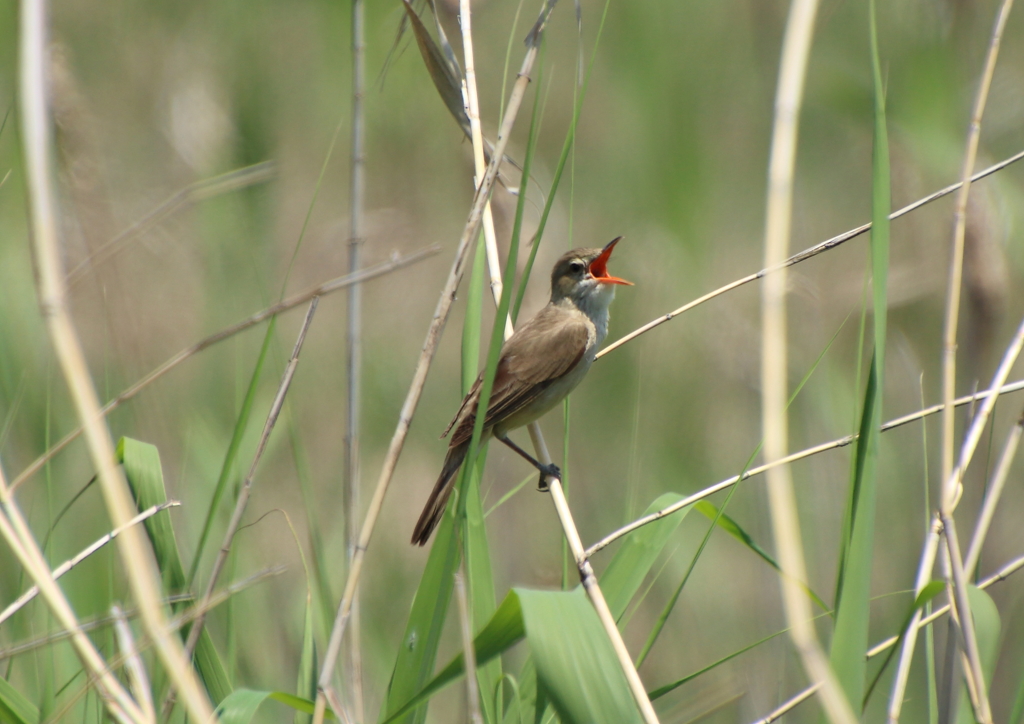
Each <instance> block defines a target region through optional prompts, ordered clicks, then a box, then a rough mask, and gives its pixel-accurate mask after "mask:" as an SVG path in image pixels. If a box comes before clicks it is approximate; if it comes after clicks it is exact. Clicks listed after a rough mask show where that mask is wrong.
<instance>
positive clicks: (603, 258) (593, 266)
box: [588, 236, 633, 287]
mask: <svg viewBox="0 0 1024 724" xmlns="http://www.w3.org/2000/svg"><path fill="white" fill-rule="evenodd" d="M620 241H622V237H621V236H617V237H615V238H614V239H612V240H611V241H609V242H608V245H607V246H605V248H604V249H602V250H601V253H600V254H598V256H597V258H596V259H594V261H592V262H590V269H588V271H589V272H590V275H591V276H592V277H594V279H597V281H599V282H601V283H602V284H625V285H626V286H630V287H631V286H633V282H627V281H626V280H625V279H619V277H613V276H611V275H610V274H608V259H609V258H611V255H612V250H613V249H614V248H615V245H616V244H618V243H619V242H620Z"/></svg>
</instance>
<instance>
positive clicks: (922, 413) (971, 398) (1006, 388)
mask: <svg viewBox="0 0 1024 724" xmlns="http://www.w3.org/2000/svg"><path fill="white" fill-rule="evenodd" d="M1020 390H1024V380H1018V381H1016V382H1013V383H1011V384H1008V385H1002V386H1001V387H999V388H998V389H997V390H995V391H992V390H984V391H982V392H978V393H975V394H973V395H966V396H964V397H959V398H957V399H956V400H955V401H954V404H955V405H956V406H957V407H962V406H964V405H973V404H974V403H976V402H979V401H982V400H986V399H988V398H989V397H996V396H1000V395H1005V394H1008V393H1010V392H1019V391H1020ZM944 407H945V406H944V405H942V404H938V405H932V406H931V407H926V408H925V409H923V410H918V411H917V412H912V413H910V414H909V415H903V416H902V417H897V418H895V419H893V420H890V421H889V422H887V423H885V424H884V425H882V427H881V431H882V432H888V431H889V430H893V429H895V428H897V427H901V426H903V425H907V424H909V423H911V422H915V421H917V420H922V419H924V418H925V417H929V416H931V415H936V414H938V413H940V412H942V410H943V408H944ZM858 437H859V436H858V435H856V434H854V435H847V436H845V437H841V438H839V439H837V440H832V441H830V442H825V443H821V444H820V445H815V446H814V447H809V448H806V449H804V450H801V451H800V452H795V453H792V454H791V455H787V456H786V457H784V458H780V459H778V460H776V461H775V462H773V463H767V464H765V465H759V466H757V467H755V468H750V469H749V470H747V471H746V472H745V473H743V474H742V475H733V476H732V477H731V478H727V479H725V480H723V481H722V482H720V483H715V484H714V485H712V486H710V487H707V488H704V489H703V490H700V491H698V492H696V493H694V494H693V495H690V496H688V497H686V498H684V499H683V500H680V501H679V502H677V503H673V504H672V505H670V506H667V507H665V508H662V509H661V510H656V511H655V512H653V513H649V514H648V515H645V516H643V517H642V518H637V519H636V520H634V521H633V522H631V523H628V524H626V525H624V526H622V527H621V528H619V529H617V530H614V531H612V532H611V533H609V534H608V535H606V536H605V537H604V538H602V539H601V540H599V541H598V542H597V543H595V544H594V545H592V546H590V548H588V549H587V550H586V556H587V558H590V557H592V556H593V555H594V554H595V553H597V552H598V551H599V550H601V549H603V548H606V547H608V546H609V545H611V544H612V543H614V542H615V541H617V540H618V539H619V538H621V537H622V536H624V535H626V534H627V533H631V532H633V531H634V530H636V529H637V528H640V527H643V526H645V525H648V524H649V523H653V522H654V521H656V520H660V519H661V518H664V517H665V516H666V515H671V514H672V513H675V512H676V511H677V510H682V509H683V508H685V507H686V506H688V505H693V504H694V503H696V502H697V501H699V500H703V499H704V498H707V497H709V496H711V495H714V494H715V493H717V492H719V491H722V490H725V489H726V488H729V487H730V486H732V485H735V484H736V483H739V482H742V481H744V480H747V479H748V478H752V477H754V476H755V475H760V474H761V473H764V472H766V471H767V470H769V469H771V468H773V467H777V466H779V465H789V464H791V463H794V462H796V461H797V460H803V459H804V458H808V457H811V456H812V455H817V454H818V453H823V452H827V451H829V450H836V449H838V448H841V447H846V446H847V445H850V444H851V443H853V442H855V441H856V440H857V438H858Z"/></svg>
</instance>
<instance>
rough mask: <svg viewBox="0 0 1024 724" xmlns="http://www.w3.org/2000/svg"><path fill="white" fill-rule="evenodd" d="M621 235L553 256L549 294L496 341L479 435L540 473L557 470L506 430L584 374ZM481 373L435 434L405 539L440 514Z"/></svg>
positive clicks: (419, 540)
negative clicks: (442, 448)
mask: <svg viewBox="0 0 1024 724" xmlns="http://www.w3.org/2000/svg"><path fill="white" fill-rule="evenodd" d="M621 238H622V237H621V236H620V237H618V238H616V239H614V240H613V241H611V242H610V243H609V244H608V245H607V246H605V247H604V248H603V249H573V250H572V251H570V252H567V253H565V254H563V255H562V257H561V258H560V259H559V260H558V261H557V262H555V268H554V269H553V270H552V272H551V301H550V302H548V305H547V306H546V307H544V308H543V309H542V310H540V312H538V313H537V315H536V316H535V317H533V319H531V320H530V321H528V322H525V323H524V324H523V325H522V326H521V327H519V329H517V330H516V331H515V334H513V335H512V336H511V337H509V338H508V340H506V341H505V344H504V345H502V348H501V355H500V357H499V359H498V368H497V371H496V372H495V375H494V387H493V389H492V390H491V399H490V401H489V404H488V405H487V416H486V418H485V419H484V431H483V437H482V439H481V441H482V442H486V441H487V440H488V439H490V438H491V437H492V436H493V437H495V438H497V439H498V440H500V441H501V442H503V443H505V444H506V445H508V446H509V447H510V448H512V449H513V450H515V451H516V452H517V453H518V454H520V455H522V456H523V457H524V458H526V459H527V460H529V461H530V463H531V464H532V465H533V466H534V467H536V468H537V469H538V470H539V471H540V473H541V477H540V488H541V489H542V490H543V489H544V488H545V485H544V478H545V476H548V475H552V476H555V477H560V476H561V471H560V470H559V469H558V467H557V466H556V465H544V464H542V463H540V462H539V461H538V460H536V459H535V458H534V457H533V456H532V455H530V454H529V453H528V452H526V451H525V450H523V449H522V448H521V447H519V446H518V445H516V444H515V443H514V442H512V441H511V440H509V439H508V433H509V431H510V430H515V429H516V428H518V427H522V426H524V425H529V424H530V423H531V422H533V421H534V420H537V419H538V418H539V417H541V416H542V415H543V414H544V413H546V412H547V411H548V410H550V409H551V408H552V407H554V406H555V405H557V404H558V403H559V402H561V401H562V400H563V399H565V396H566V395H568V394H569V393H570V392H572V390H573V389H574V388H575V387H576V385H578V384H579V383H580V381H581V380H582V379H583V376H584V375H585V374H587V370H589V369H590V365H591V363H592V362H593V361H594V357H595V355H596V354H597V350H598V348H599V347H600V346H601V343H602V342H603V341H604V338H605V336H606V335H607V334H608V305H609V304H611V302H612V299H613V298H614V297H615V285H616V284H629V285H632V282H627V281H626V280H625V279H619V278H618V277H613V276H610V275H609V274H608V258H609V257H610V256H611V255H612V249H614V248H615V245H616V244H617V243H618V242H619V240H620V239H621ZM482 376H483V373H481V377H477V379H476V382H474V383H473V387H472V388H471V389H470V391H469V394H468V395H466V398H465V399H464V400H463V401H462V406H461V407H459V411H458V412H457V413H455V418H454V419H453V420H452V421H451V423H450V424H449V425H448V429H447V430H445V431H444V434H443V435H441V437H442V438H443V437H445V436H446V435H448V433H449V432H451V433H452V437H451V441H450V442H449V444H448V455H447V456H446V457H445V459H444V467H443V468H441V475H440V476H439V477H438V478H437V482H436V483H434V489H433V490H432V491H431V492H430V497H429V498H428V499H427V504H426V506H424V508H423V512H422V513H420V519H419V520H418V521H417V522H416V528H415V530H414V531H413V534H412V542H413V543H414V544H416V545H424V544H425V543H426V542H427V540H428V539H429V538H430V534H431V533H432V532H433V530H434V528H436V527H437V524H438V523H439V522H440V520H441V516H442V515H444V509H445V505H446V504H447V502H448V497H449V496H450V495H451V492H452V487H453V486H454V484H455V474H456V473H457V472H458V471H459V467H460V466H461V465H462V461H463V460H464V459H465V457H466V453H467V452H468V450H469V443H470V438H471V437H472V436H473V425H474V422H475V421H476V410H477V406H478V404H479V401H480V386H481V384H482V379H481V378H482Z"/></svg>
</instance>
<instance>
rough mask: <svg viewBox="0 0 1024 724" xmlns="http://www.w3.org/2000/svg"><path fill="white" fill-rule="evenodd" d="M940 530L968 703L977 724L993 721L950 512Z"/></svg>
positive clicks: (954, 527) (989, 723)
mask: <svg viewBox="0 0 1024 724" xmlns="http://www.w3.org/2000/svg"><path fill="white" fill-rule="evenodd" d="M942 533H943V535H944V536H945V538H946V548H947V550H948V551H949V569H950V577H951V578H952V581H953V594H954V595H953V596H952V599H953V600H952V603H953V604H954V605H953V608H952V611H953V612H954V613H955V614H956V616H957V618H959V621H960V630H961V631H962V632H963V637H964V654H965V655H966V657H967V661H966V662H965V666H964V668H965V670H966V673H968V674H970V676H968V677H966V678H967V685H968V688H972V687H971V682H972V681H973V688H972V692H971V693H972V696H971V705H972V706H973V707H974V716H975V717H976V718H977V720H978V722H979V724H992V707H991V705H990V704H989V702H988V687H987V685H986V684H985V672H984V671H983V670H982V666H981V650H980V649H979V647H978V634H977V632H976V631H975V630H974V616H973V615H972V614H971V606H970V603H969V602H968V600H967V579H966V577H965V576H964V561H963V558H962V557H961V556H960V543H959V542H958V540H957V535H956V524H955V523H954V522H953V518H952V516H947V515H945V514H944V513H943V514H942Z"/></svg>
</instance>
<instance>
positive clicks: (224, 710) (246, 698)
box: [217, 689, 336, 724]
mask: <svg viewBox="0 0 1024 724" xmlns="http://www.w3.org/2000/svg"><path fill="white" fill-rule="evenodd" d="M267 699H272V700H274V701H277V702H280V703H282V704H284V705H285V706H288V707H291V708H292V709H294V710H295V711H297V712H301V713H303V714H312V713H313V708H314V704H313V702H312V701H310V700H309V699H304V698H302V697H300V696H295V695H294V694H289V693H288V692H286V691H254V690H253V689H238V690H236V691H233V692H231V694H230V695H228V696H227V697H226V698H225V699H224V701H222V702H221V703H220V705H219V706H218V707H217V716H218V718H219V719H220V722H221V724H249V722H251V721H252V720H253V717H255V716H256V711H257V710H258V709H259V708H260V705H261V704H262V703H263V702H265V701H266V700H267ZM326 716H327V718H328V719H335V718H336V717H335V715H334V712H333V711H331V710H330V709H327V711H326Z"/></svg>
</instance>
